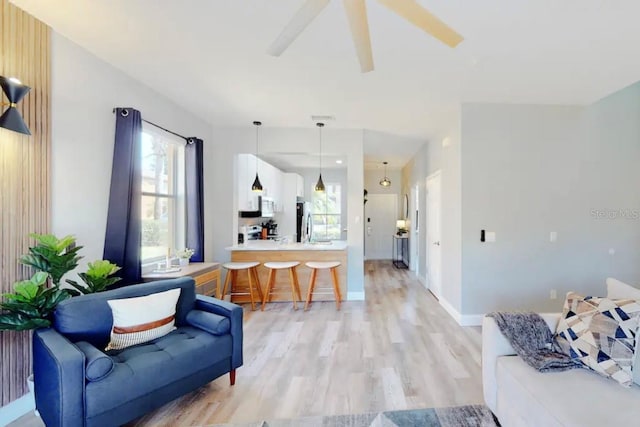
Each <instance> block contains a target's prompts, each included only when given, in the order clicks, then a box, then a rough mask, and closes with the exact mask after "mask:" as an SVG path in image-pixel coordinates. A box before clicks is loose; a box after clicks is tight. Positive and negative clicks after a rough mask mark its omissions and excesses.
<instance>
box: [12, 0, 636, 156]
mask: <svg viewBox="0 0 640 427" xmlns="http://www.w3.org/2000/svg"><path fill="white" fill-rule="evenodd" d="M303 1H304V0H278V1H260V2H258V1H249V0H227V1H223V0H217V1H211V0H179V1H178V0H173V1H169V0H165V1H162V2H160V1H158V0H108V1H107V0H94V1H88V0H85V1H81V0H56V1H48V0H14V3H15V4H17V5H18V6H19V7H21V8H23V9H25V10H27V11H28V12H30V13H32V14H33V15H35V16H36V17H37V18H39V19H41V20H42V21H44V22H46V23H47V24H49V25H50V26H52V27H53V28H54V29H55V30H56V31H58V32H60V33H61V34H63V35H65V36H67V37H68V38H70V39H72V40H73V41H75V42H77V43H78V44H80V45H81V46H84V47H85V48H87V49H88V50H89V51H91V52H93V53H95V54H96V55H97V56H98V57H100V58H103V59H104V60H106V61H108V62H109V63H111V64H113V65H115V66H116V67H118V68H120V69H122V70H124V71H125V72H126V73H128V74H130V75H131V76H133V77H135V78H137V79H139V80H141V81H143V82H145V83H146V84H148V85H149V86H151V87H153V88H155V89H157V90H158V91H160V92H162V93H163V94H165V95H166V96H168V97H169V98H171V99H173V100H174V101H176V102H178V103H180V104H181V105H184V106H185V107H186V108H188V109H189V110H191V111H193V112H194V113H196V114H198V115H199V116H201V117H202V118H204V119H206V120H207V121H210V122H211V123H212V124H213V125H214V126H216V125H220V126H223V125H224V126H245V125H247V126H250V123H251V122H252V121H253V120H255V119H261V120H262V121H263V122H264V123H265V125H268V126H296V127H300V126H311V125H312V124H311V121H310V118H309V116H310V115H311V114H331V115H334V116H335V117H336V121H335V124H334V125H333V126H334V127H339V128H366V129H372V130H376V131H383V132H388V133H391V134H397V135H404V136H413V137H419V138H420V139H423V140H424V139H428V138H432V137H436V136H437V137H442V135H443V132H445V131H446V129H448V127H449V125H450V124H451V123H452V122H453V120H456V118H455V117H456V114H457V112H458V111H459V106H460V103H461V102H504V103H539V104H587V103H591V102H593V101H595V100H597V99H599V98H601V97H603V96H605V95H607V94H609V93H611V92H613V91H615V90H617V89H620V88H622V87H624V86H626V85H628V84H630V83H633V82H635V81H636V80H638V79H640V55H638V50H639V49H638V46H639V45H638V40H640V25H638V17H639V16H640V2H639V1H637V0H616V1H611V0H561V1H558V0H520V1H505V0H484V1H477V0H476V1H469V0H419V2H420V3H421V4H422V5H423V6H426V7H428V8H429V9H430V10H431V11H432V12H434V13H435V14H436V15H438V16H439V17H440V18H441V19H442V20H444V21H445V22H446V23H448V24H449V25H451V26H452V27H453V28H454V29H456V30H457V31H458V32H460V33H461V34H462V35H463V36H464V37H465V41H464V42H463V43H462V44H461V45H460V46H459V47H458V48H456V49H450V48H448V47H446V46H444V45H443V44H442V43H439V42H438V41H436V40H434V39H433V38H431V37H429V36H428V35H426V34H425V33H423V32H422V31H420V30H418V29H417V28H415V27H413V26H411V25H410V24H409V23H407V22H405V21H404V20H402V19H401V18H399V17H398V16H396V15H394V14H393V13H391V12H390V11H389V10H388V9H386V8H385V7H383V6H381V5H380V4H378V3H377V2H376V1H374V0H370V1H367V7H368V15H369V24H370V29H371V42H372V46H373V55H374V62H375V71H373V72H371V73H368V74H361V73H360V71H359V66H358V62H357V58H356V55H355V51H354V48H353V45H352V42H351V38H350V33H349V29H348V24H347V21H346V17H345V14H344V11H343V6H342V2H341V1H338V0H334V1H333V2H331V4H330V5H329V6H328V7H327V8H326V9H325V10H324V11H323V12H322V14H321V15H320V16H319V17H318V19H316V20H315V21H314V22H313V23H312V24H311V25H310V26H309V27H308V28H307V29H306V30H305V32H304V33H303V34H302V35H301V37H300V38H299V39H298V40H296V41H295V42H294V43H293V44H292V45H291V47H290V48H289V49H288V50H287V51H286V52H285V53H284V54H283V55H282V56H281V57H279V58H274V57H271V56H269V55H267V54H266V53H265V50H266V48H267V47H268V46H269V44H270V43H271V42H272V41H273V40H274V39H275V37H276V36H277V35H278V34H279V33H280V31H281V29H282V28H283V27H284V25H285V24H286V23H287V22H288V20H289V19H290V18H291V16H292V15H293V14H294V13H295V12H296V11H297V9H298V8H299V7H300V5H301V4H302V3H303ZM391 152H393V151H391ZM387 153H388V152H387Z"/></svg>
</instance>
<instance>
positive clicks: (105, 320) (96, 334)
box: [33, 278, 242, 427]
mask: <svg viewBox="0 0 640 427" xmlns="http://www.w3.org/2000/svg"><path fill="white" fill-rule="evenodd" d="M174 288H181V289H182V290H181V292H180V299H179V300H178V304H177V307H176V327H177V329H176V330H175V331H173V332H171V333H170V334H168V335H166V336H164V337H162V338H158V339H156V340H154V341H151V342H149V343H145V344H140V345H137V346H134V347H129V348H127V349H124V350H119V351H110V352H108V353H104V350H103V349H104V348H105V347H106V345H107V343H108V342H109V337H110V332H111V327H112V323H113V318H112V315H111V309H110V308H109V306H108V304H107V300H110V299H120V298H131V297H138V296H143V295H149V294H153V293H156V292H162V291H166V290H169V289H174ZM240 366H242V308H241V307H240V306H237V305H235V304H231V303H227V302H224V301H220V300H217V299H214V298H210V297H206V296H202V295H196V293H195V283H194V281H193V279H191V278H181V279H173V280H162V281H157V282H150V283H143V284H139V285H133V286H127V287H124V288H120V289H115V290H111V291H107V292H102V293H97V294H91V295H83V296H79V297H74V298H71V299H68V300H66V301H63V302H62V303H60V304H59V305H58V307H57V308H56V311H55V313H54V322H53V326H52V327H51V328H47V329H39V330H37V331H35V333H34V334H33V373H34V379H35V398H36V408H37V409H38V411H39V412H40V416H41V417H42V419H43V421H44V422H45V424H46V425H47V426H64V427H75V426H88V427H92V426H116V425H121V424H124V423H126V422H128V421H131V420H133V419H135V418H138V417H140V416H142V415H144V414H146V413H148V412H149V411H152V410H154V409H156V408H158V407H160V406H162V405H164V404H165V403H167V402H169V401H171V400H173V399H176V398H177V397H179V396H181V395H183V394H185V393H187V392H189V391H192V390H195V389H197V388H198V387H201V386H203V385H205V384H207V383H209V382H210V381H212V380H214V379H216V378H218V377H219V376H221V375H224V374H226V373H229V374H230V378H231V385H233V383H234V382H235V370H236V368H238V367H240Z"/></svg>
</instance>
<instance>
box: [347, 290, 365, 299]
mask: <svg viewBox="0 0 640 427" xmlns="http://www.w3.org/2000/svg"><path fill="white" fill-rule="evenodd" d="M347 301H364V291H359V292H347Z"/></svg>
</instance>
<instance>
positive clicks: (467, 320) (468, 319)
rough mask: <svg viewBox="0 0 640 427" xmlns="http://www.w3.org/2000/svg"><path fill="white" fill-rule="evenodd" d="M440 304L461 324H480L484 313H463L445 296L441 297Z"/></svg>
mask: <svg viewBox="0 0 640 427" xmlns="http://www.w3.org/2000/svg"><path fill="white" fill-rule="evenodd" d="M439 301H440V305H441V306H442V308H444V309H445V310H446V312H447V313H449V315H450V316H451V317H453V320H455V321H456V323H458V325H460V326H480V325H482V318H483V317H484V314H461V313H460V312H459V311H458V310H456V309H455V308H454V307H453V306H452V305H451V304H450V303H449V301H447V300H446V299H444V298H440V300H439Z"/></svg>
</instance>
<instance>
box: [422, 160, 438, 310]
mask: <svg viewBox="0 0 640 427" xmlns="http://www.w3.org/2000/svg"><path fill="white" fill-rule="evenodd" d="M441 209H442V198H441V177H440V171H438V172H436V173H434V174H432V175H429V176H428V177H427V218H426V228H427V230H426V233H425V235H426V244H427V246H426V247H427V286H428V288H429V290H430V291H431V293H433V295H435V297H436V298H438V299H439V298H440V295H441V294H442V245H441V244H440V243H441V237H442V231H441Z"/></svg>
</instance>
